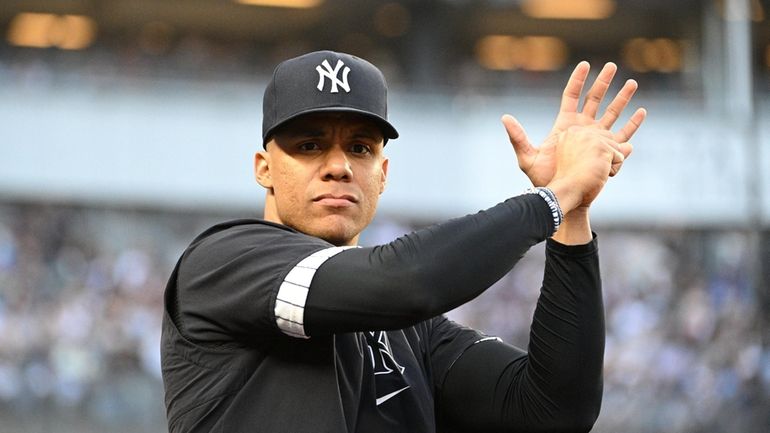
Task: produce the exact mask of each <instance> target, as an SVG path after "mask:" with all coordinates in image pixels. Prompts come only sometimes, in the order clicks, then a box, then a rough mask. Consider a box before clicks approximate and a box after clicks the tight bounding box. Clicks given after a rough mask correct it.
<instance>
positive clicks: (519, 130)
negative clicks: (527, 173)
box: [501, 114, 537, 167]
mask: <svg viewBox="0 0 770 433" xmlns="http://www.w3.org/2000/svg"><path fill="white" fill-rule="evenodd" d="M501 120H502V122H503V126H504V127H505V131H506V132H507V133H508V139H509V140H510V141H511V144H512V145H513V151H514V152H516V158H517V159H518V160H519V166H521V167H527V166H529V162H530V161H531V159H532V158H534V156H535V153H537V152H536V150H535V148H534V147H533V146H532V143H531V142H530V141H529V138H528V137H527V133H526V132H525V131H524V127H523V126H521V123H519V121H518V120H516V118H515V117H513V116H511V115H510V114H505V115H503V117H502V119H501Z"/></svg>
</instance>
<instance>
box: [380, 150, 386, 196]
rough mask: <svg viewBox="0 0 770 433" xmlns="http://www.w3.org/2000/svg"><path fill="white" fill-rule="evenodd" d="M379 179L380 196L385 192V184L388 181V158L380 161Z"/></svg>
mask: <svg viewBox="0 0 770 433" xmlns="http://www.w3.org/2000/svg"><path fill="white" fill-rule="evenodd" d="M380 173H381V176H382V177H381V179H380V194H382V193H383V192H384V191H385V184H386V183H387V180H388V158H383V159H382V170H381V172H380Z"/></svg>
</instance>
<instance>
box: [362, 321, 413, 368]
mask: <svg viewBox="0 0 770 433" xmlns="http://www.w3.org/2000/svg"><path fill="white" fill-rule="evenodd" d="M367 334H369V335H368V336H367V337H369V338H367V339H366V343H367V346H368V349H369V358H370V359H371V361H372V369H373V370H374V374H375V375H378V374H390V373H393V372H394V371H398V373H399V374H403V373H404V367H402V366H401V365H399V363H398V362H397V361H396V358H394V357H393V349H391V347H390V341H389V340H388V334H387V333H386V332H385V331H377V332H367Z"/></svg>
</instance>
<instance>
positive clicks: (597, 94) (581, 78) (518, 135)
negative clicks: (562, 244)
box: [502, 61, 647, 186]
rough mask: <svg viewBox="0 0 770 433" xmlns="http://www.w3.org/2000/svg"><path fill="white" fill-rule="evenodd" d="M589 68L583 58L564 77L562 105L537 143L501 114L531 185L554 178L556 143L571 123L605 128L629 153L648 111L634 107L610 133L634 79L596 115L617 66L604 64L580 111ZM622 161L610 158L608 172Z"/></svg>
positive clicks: (618, 146) (617, 145) (631, 92)
mask: <svg viewBox="0 0 770 433" xmlns="http://www.w3.org/2000/svg"><path fill="white" fill-rule="evenodd" d="M589 69H590V65H589V64H588V62H586V61H582V62H580V63H578V65H577V66H576V67H575V70H574V71H573V72H572V75H571V76H570V78H569V81H567V86H566V87H565V88H564V93H563V94H562V99H561V107H560V108H559V114H558V116H556V121H555V122H554V125H553V128H552V129H551V132H550V133H549V134H548V136H547V137H546V139H545V140H544V141H543V143H542V144H541V145H540V146H539V147H535V146H533V145H532V143H531V142H530V140H529V138H528V137H527V134H526V132H525V131H524V127H523V126H521V123H519V121H518V120H516V118H514V117H513V116H511V115H509V114H506V115H504V116H503V118H502V121H503V125H504V126H505V129H506V131H507V133H508V137H509V139H510V141H511V144H512V145H513V149H514V151H515V152H516V159H517V160H518V162H519V168H521V170H522V171H523V172H524V174H526V175H527V177H529V179H530V181H531V182H532V184H533V185H534V186H545V185H547V184H548V182H550V181H551V179H552V178H553V176H554V173H555V172H556V145H557V144H558V142H559V138H560V136H561V135H562V134H563V133H564V132H565V131H567V130H568V129H569V128H570V127H571V126H584V127H591V128H596V129H598V130H601V131H608V132H610V137H611V139H612V140H611V141H613V142H614V143H615V145H614V146H615V148H616V149H617V150H618V151H619V152H620V153H621V154H623V156H624V157H628V155H630V154H631V150H632V147H631V144H630V143H629V140H630V139H631V137H632V136H633V135H634V133H635V132H636V131H637V129H639V127H640V126H641V124H642V122H643V121H644V118H645V117H646V115H647V112H646V111H645V109H644V108H639V109H637V110H636V111H635V112H634V114H632V115H631V118H630V119H629V120H628V122H626V124H625V125H623V127H622V128H620V129H619V130H618V131H617V132H614V133H613V132H612V131H611V128H612V126H613V125H614V124H615V122H616V121H617V120H618V117H620V115H621V114H622V113H623V110H625V108H626V107H627V106H628V104H629V102H630V101H631V98H632V97H633V95H634V93H635V92H636V89H637V83H636V81H634V80H628V81H626V83H625V84H624V85H623V87H622V88H621V89H620V91H619V92H618V94H617V95H615V98H614V99H613V100H612V102H610V104H609V105H608V106H607V109H606V110H605V111H604V114H602V116H601V117H600V118H599V119H596V115H597V113H598V111H599V106H600V105H601V102H602V100H603V99H604V96H605V95H606V93H607V89H609V87H610V84H611V83H612V79H613V77H614V76H615V72H616V71H617V66H615V64H614V63H607V64H606V65H604V68H602V70H601V71H600V72H599V75H598V76H597V77H596V81H595V82H594V83H593V85H592V86H591V88H590V89H589V90H588V93H586V96H585V102H584V104H583V109H582V111H578V105H579V103H580V95H581V93H582V92H583V86H584V85H585V82H586V78H587V77H588V71H589ZM621 165H622V160H620V161H619V160H617V159H616V160H613V163H612V166H611V170H610V173H609V175H610V176H614V175H615V174H616V173H617V172H618V170H620V167H621Z"/></svg>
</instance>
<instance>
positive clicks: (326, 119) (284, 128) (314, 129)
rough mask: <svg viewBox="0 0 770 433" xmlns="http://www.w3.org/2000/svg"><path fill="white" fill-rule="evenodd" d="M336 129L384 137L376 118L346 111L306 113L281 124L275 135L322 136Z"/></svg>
mask: <svg viewBox="0 0 770 433" xmlns="http://www.w3.org/2000/svg"><path fill="white" fill-rule="evenodd" d="M336 130H341V132H343V133H349V134H356V135H365V136H369V137H371V138H374V139H382V138H383V134H382V131H381V130H380V127H379V126H378V124H377V123H376V122H375V121H374V120H372V119H370V118H369V117H367V116H363V115H360V114H356V113H344V112H330V113H310V114H305V115H303V116H299V117H297V118H296V119H292V120H290V121H288V122H286V124H284V125H281V127H280V128H278V130H277V131H276V134H275V135H282V136H296V135H298V136H306V135H311V136H322V135H329V134H332V133H334V132H335V131H336Z"/></svg>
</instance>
